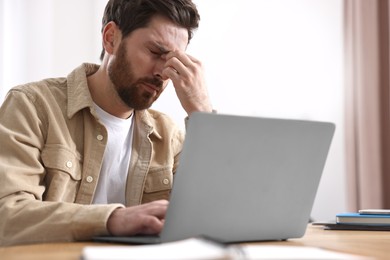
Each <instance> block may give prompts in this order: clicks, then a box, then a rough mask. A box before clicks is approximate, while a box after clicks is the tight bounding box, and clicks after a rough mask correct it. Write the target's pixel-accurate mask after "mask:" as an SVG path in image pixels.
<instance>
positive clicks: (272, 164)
mask: <svg viewBox="0 0 390 260" xmlns="http://www.w3.org/2000/svg"><path fill="white" fill-rule="evenodd" d="M334 129H335V127H334V125H333V124H332V123H326V122H313V121H302V120H286V119H272V118H255V117H243V116H232V115H221V114H206V113H194V114H193V115H192V116H191V118H190V120H189V122H188V126H187V134H186V139H185V142H184V147H183V151H182V153H181V155H180V165H179V168H178V170H177V173H176V176H175V180H174V184H173V185H174V187H173V190H172V194H171V199H170V205H169V208H168V211H167V215H166V219H165V225H164V229H163V231H162V233H161V235H160V237H161V240H162V242H169V241H175V240H180V239H185V238H189V237H194V236H206V237H211V238H214V239H217V240H219V241H222V242H243V241H264V240H284V239H289V238H297V237H301V236H303V235H304V233H305V230H306V227H307V224H308V220H309V218H310V214H311V210H312V206H313V203H314V199H315V196H316V192H317V188H318V185H319V182H320V179H321V175H322V171H323V168H324V165H325V161H326V158H327V154H328V150H329V147H330V144H331V140H332V137H333V133H334Z"/></svg>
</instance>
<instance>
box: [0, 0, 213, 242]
mask: <svg viewBox="0 0 390 260" xmlns="http://www.w3.org/2000/svg"><path fill="white" fill-rule="evenodd" d="M198 22H199V14H198V11H197V9H196V6H195V5H194V4H193V3H192V2H191V0H110V1H109V2H108V4H107V6H106V9H105V13H104V17H103V28H102V44H103V52H102V54H101V59H102V63H101V65H100V66H98V65H94V64H83V65H82V66H80V67H78V68H76V69H75V70H74V71H73V72H72V73H70V74H69V75H68V77H67V78H57V79H47V80H43V81H41V82H35V83H30V84H26V85H23V86H18V87H16V88H14V89H12V90H11V91H10V92H9V94H8V95H7V97H6V99H5V101H4V103H3V105H2V107H1V109H0V140H1V148H0V216H1V221H0V245H11V244H20V243H36V242H45V241H74V240H88V239H90V238H91V237H92V236H95V235H104V234H112V235H133V234H138V233H142V234H154V233H159V232H160V231H161V229H162V226H163V224H164V216H165V212H166V209H167V205H168V201H167V199H168V198H169V192H170V189H171V187H172V180H173V174H174V173H175V171H176V168H177V165H178V157H179V153H180V150H181V146H182V142H183V139H184V135H183V133H182V132H181V131H180V129H179V128H178V127H177V126H176V125H175V124H174V123H173V121H172V120H171V119H170V118H169V117H167V116H166V115H164V114H162V113H159V112H157V111H154V110H151V109H149V107H150V106H151V105H152V104H153V102H154V101H155V100H157V99H158V97H159V96H160V94H161V93H162V92H163V90H164V89H165V87H166V86H167V84H168V81H169V80H171V81H172V83H173V86H174V88H175V91H176V94H177V97H178V98H179V100H180V103H181V105H182V107H183V108H184V110H185V111H186V112H187V114H188V115H189V116H190V115H191V113H193V112H195V111H203V112H211V111H212V107H211V103H210V100H209V96H208V94H207V89H206V86H205V83H204V78H203V74H202V65H201V63H200V62H199V61H198V60H196V59H195V58H193V57H191V56H189V55H187V54H186V53H185V50H186V47H187V45H188V43H189V41H190V39H191V37H192V33H193V30H195V29H196V28H197V27H198Z"/></svg>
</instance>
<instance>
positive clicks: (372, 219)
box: [336, 213, 390, 226]
mask: <svg viewBox="0 0 390 260" xmlns="http://www.w3.org/2000/svg"><path fill="white" fill-rule="evenodd" d="M336 223H337V224H349V225H377V226H390V214H360V213H340V214H337V215H336Z"/></svg>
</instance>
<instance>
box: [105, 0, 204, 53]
mask: <svg viewBox="0 0 390 260" xmlns="http://www.w3.org/2000/svg"><path fill="white" fill-rule="evenodd" d="M156 14H159V15H162V16H164V17H167V18H168V19H170V20H171V21H172V22H174V23H175V24H177V25H179V26H181V27H183V28H186V29H187V31H188V42H190V40H191V38H192V36H193V31H194V30H195V29H197V28H198V26H199V20H200V16H199V13H198V10H197V8H196V5H195V4H194V3H193V2H192V1H191V0H109V1H108V3H107V5H106V8H105V10H104V16H103V19H102V32H103V28H104V26H106V24H107V23H109V22H111V21H114V22H115V23H116V24H117V26H118V27H119V29H120V30H121V32H122V36H123V37H126V36H128V35H129V34H130V33H131V32H133V31H134V30H136V29H139V28H143V27H146V26H148V24H149V22H150V20H151V18H152V17H153V16H154V15H156ZM103 57H104V48H103V50H102V53H101V55H100V59H101V60H102V59H103Z"/></svg>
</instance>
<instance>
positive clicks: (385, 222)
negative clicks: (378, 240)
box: [318, 209, 390, 231]
mask: <svg viewBox="0 0 390 260" xmlns="http://www.w3.org/2000/svg"><path fill="white" fill-rule="evenodd" d="M318 224H322V225H324V229H332V230H371V231H390V210H388V209H362V210H359V212H351V213H340V214H337V215H336V221H335V222H333V223H318Z"/></svg>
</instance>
